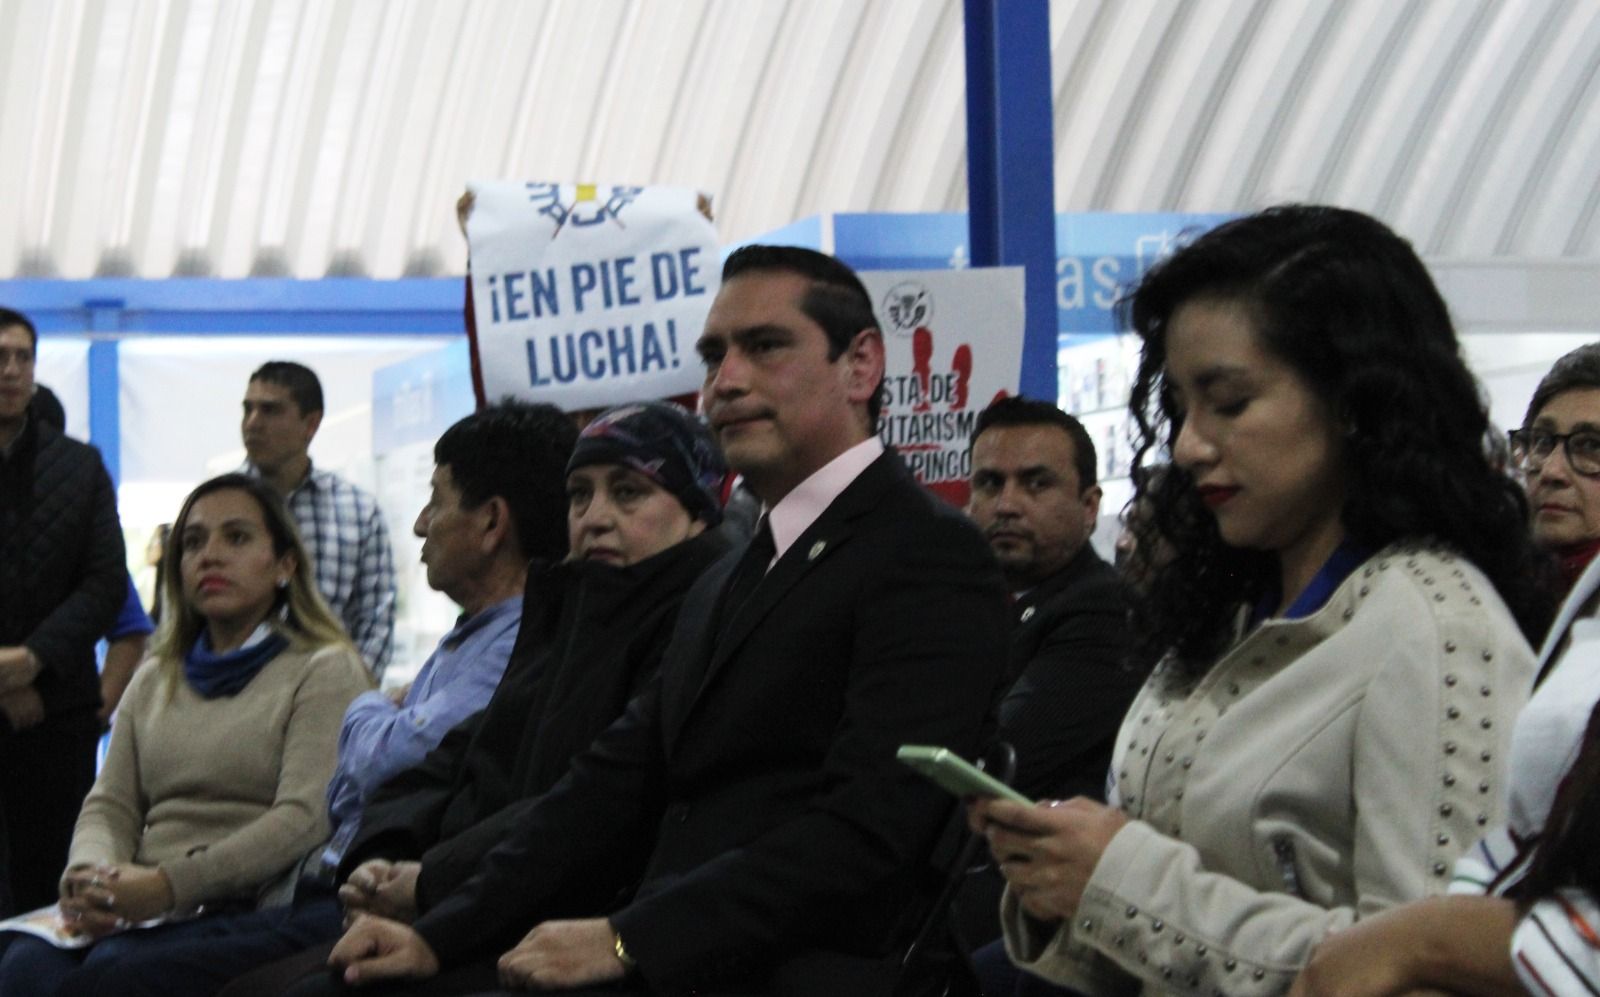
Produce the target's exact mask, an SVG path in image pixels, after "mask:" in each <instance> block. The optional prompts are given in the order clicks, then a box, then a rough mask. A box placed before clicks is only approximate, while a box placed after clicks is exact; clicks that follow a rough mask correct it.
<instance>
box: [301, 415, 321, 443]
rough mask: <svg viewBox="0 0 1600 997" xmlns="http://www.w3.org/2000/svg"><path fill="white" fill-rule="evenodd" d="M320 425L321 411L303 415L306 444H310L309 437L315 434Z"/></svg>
mask: <svg viewBox="0 0 1600 997" xmlns="http://www.w3.org/2000/svg"><path fill="white" fill-rule="evenodd" d="M321 426H322V413H321V412H313V413H311V414H310V415H308V416H306V417H305V427H306V445H307V446H309V445H310V444H311V438H312V437H313V436H316V435H317V430H318V429H319V428H321Z"/></svg>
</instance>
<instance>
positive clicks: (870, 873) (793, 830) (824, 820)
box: [416, 454, 1007, 992]
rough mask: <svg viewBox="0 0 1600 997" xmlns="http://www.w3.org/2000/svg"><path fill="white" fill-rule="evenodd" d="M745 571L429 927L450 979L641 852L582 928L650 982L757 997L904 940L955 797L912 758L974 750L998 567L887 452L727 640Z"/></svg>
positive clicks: (705, 593) (705, 594) (712, 586)
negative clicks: (593, 923)
mask: <svg viewBox="0 0 1600 997" xmlns="http://www.w3.org/2000/svg"><path fill="white" fill-rule="evenodd" d="M737 560H738V558H736V557H734V556H731V555H730V556H729V557H728V558H725V559H724V560H723V561H722V562H721V563H719V564H718V565H717V566H716V567H715V568H713V569H712V570H711V571H710V572H708V573H707V574H706V575H705V576H704V577H703V578H701V580H700V581H699V582H698V583H697V584H696V585H695V587H694V589H693V590H692V591H691V592H690V593H689V596H688V599H687V600H686V601H685V603H684V607H683V612H682V614H681V616H680V619H679V625H678V629H677V632H676V633H675V634H674V636H673V641H672V644H671V646H670V647H669V648H668V651H667V657H666V660H665V661H664V662H663V664H662V669H661V675H660V677H659V678H658V679H657V681H656V682H654V683H652V685H651V686H650V687H649V688H647V689H646V691H645V693H644V694H643V695H641V696H640V697H639V698H638V699H636V700H634V702H632V703H631V704H629V707H628V711H627V712H626V713H625V714H624V716H623V717H622V719H621V720H619V721H618V722H617V723H616V724H614V725H613V726H612V727H611V728H610V729H609V730H607V731H606V732H605V733H604V734H603V735H601V737H600V738H599V739H598V740H597V741H596V742H595V744H594V746H593V747H591V748H590V749H589V750H588V751H586V752H584V753H583V754H582V755H580V756H579V757H578V759H576V760H575V761H574V763H573V769H572V771H571V772H570V773H568V775H567V776H566V777H565V778H564V779H563V780H562V781H561V782H560V783H559V784H558V785H557V786H556V787H555V789H553V790H552V791H551V792H550V793H548V794H547V795H546V796H545V797H543V798H542V799H541V800H539V801H538V803H537V804H536V805H535V806H533V807H532V808H530V809H529V811H528V812H527V814H526V815H525V818H524V819H523V820H522V821H521V822H520V823H519V824H518V825H517V827H516V828H515V829H514V830H513V831H512V833H511V835H510V836H508V837H507V838H506V839H505V840H504V841H502V842H501V844H500V845H499V846H497V847H496V848H495V850H494V851H493V852H491V853H490V855H489V856H488V857H487V859H486V860H485V862H484V864H483V865H482V866H481V867H480V870H479V872H478V874H477V875H475V876H474V877H473V879H472V880H471V881H469V882H468V883H467V884H466V886H465V887H464V888H463V889H461V890H459V891H457V892H456V893H455V894H453V895H452V896H450V897H449V898H446V899H444V900H442V901H440V902H439V903H438V904H436V905H435V906H434V907H433V909H432V910H430V911H429V912H428V913H427V914H425V915H424V916H423V917H421V918H420V919H419V920H418V921H417V924H416V928H417V930H418V931H419V932H420V933H421V934H422V936H423V938H424V939H426V940H427V942H428V943H429V945H430V946H432V947H433V949H434V951H435V952H436V953H437V954H438V955H439V956H440V958H441V960H442V961H443V962H444V964H445V965H447V966H448V965H454V964H460V963H463V962H466V961H470V960H472V959H476V958H482V957H492V956H494V955H496V954H498V953H499V952H500V951H503V950H504V949H505V948H506V947H508V946H509V945H511V944H513V943H514V942H515V941H516V940H517V939H518V938H519V937H520V936H521V935H522V934H523V933H524V932H526V931H527V930H528V929H529V928H531V927H532V926H533V925H534V924H535V923H537V922H539V921H541V920H545V919H547V918H549V917H551V916H552V915H554V914H558V913H561V912H566V911H567V910H568V908H570V907H572V906H573V905H572V904H570V903H569V902H568V901H567V898H568V897H570V896H572V895H573V892H574V891H575V890H577V891H579V892H581V891H582V888H583V884H584V883H585V882H586V881H587V880H588V879H590V878H591V877H593V876H595V875H597V874H601V873H602V871H604V870H609V869H613V868H614V867H615V866H616V865H618V864H619V863H621V862H624V861H628V856H631V855H633V854H636V853H638V852H639V851H641V850H643V851H647V852H648V859H647V860H646V861H645V862H643V863H642V864H641V865H638V866H636V867H635V868H634V871H635V872H636V873H637V874H638V875H639V877H640V885H639V888H638V890H637V892H636V894H635V895H634V897H633V898H632V899H631V900H630V901H628V902H627V903H625V904H623V905H622V906H621V907H620V908H617V909H614V910H604V909H590V910H588V911H571V913H586V914H588V915H591V916H593V915H600V914H607V915H609V916H610V919H611V923H612V924H613V925H614V926H615V927H616V929H617V931H618V933H619V934H620V935H621V937H622V938H623V939H624V941H625V942H626V944H627V946H628V949H629V950H630V953H631V954H632V955H633V956H634V957H635V958H636V959H637V960H638V964H639V970H640V972H641V973H642V974H643V976H644V978H645V980H646V981H647V983H648V984H649V985H650V987H651V988H652V989H655V990H661V991H682V990H688V989H690V988H700V989H704V988H707V987H709V986H734V987H744V988H759V987H761V986H762V985H763V981H765V980H766V979H767V978H768V976H769V975H770V974H772V973H773V971H774V969H775V968H777V967H779V966H780V964H782V963H784V962H786V961H790V960H795V959H796V958H797V957H809V956H811V955H814V954H816V953H819V952H820V953H841V954H848V955H852V956H865V957H877V956H883V955H886V954H888V953H891V952H892V951H893V949H894V947H895V946H897V945H901V944H904V942H905V941H906V939H907V934H908V931H909V929H910V927H911V925H913V924H914V923H915V922H916V921H917V920H918V919H919V918H920V916H921V914H922V913H923V909H924V908H923V907H922V906H920V905H919V901H920V900H921V896H920V894H919V890H920V889H922V888H925V887H926V885H927V881H926V877H927V874H928V871H929V870H928V861H929V855H930V853H931V851H932V849H933V846H934V843H935V840H936V838H937V837H938V833H939V831H940V829H941V826H942V825H943V823H944V821H945V820H946V818H947V817H948V816H949V815H950V813H951V811H952V808H953V801H952V800H951V798H950V797H949V796H948V795H946V794H945V793H944V792H943V791H941V790H939V789H937V788H935V787H934V786H933V785H932V784H931V783H928V782H927V781H925V780H923V779H922V778H921V777H919V776H917V775H915V774H913V773H912V772H911V771H910V770H909V769H907V768H906V767H904V766H903V765H901V764H900V763H899V762H897V761H896V760H895V757H894V753H895V749H896V748H897V747H899V746H900V745H901V744H904V743H908V742H920V743H932V744H944V745H948V746H950V747H952V748H954V749H955V750H957V751H961V752H965V753H971V752H972V751H974V750H975V748H976V747H977V745H978V742H979V739H980V736H981V731H982V728H983V721H984V717H985V715H986V713H987V712H988V711H989V709H990V706H991V704H992V702H993V698H994V695H995V694H996V692H997V690H998V687H999V683H1000V681H1001V679H1002V670H1003V662H1004V661H1005V656H1006V649H1005V639H1006V630H1007V620H1006V605H1005V600H1004V595H1003V586H1002V582H1001V579H1000V575H999V571H998V569H997V567H996V566H995V563H994V560H993V558H992V556H991V554H990V553H989V550H988V546H987V544H985V543H984V541H983V538H982V536H981V535H980V534H979V533H978V531H977V530H976V529H975V528H974V527H973V526H972V525H971V524H970V523H969V522H967V520H966V519H965V517H963V516H962V515H960V514H959V513H958V512H957V511H956V510H954V509H952V508H950V507H948V506H946V505H944V503H942V502H940V501H939V500H938V499H936V498H934V497H933V496H931V495H929V494H928V493H927V492H925V491H924V490H922V489H921V488H920V487H919V486H918V485H917V483H916V482H915V480H913V479H912V477H911V475H910V474H909V473H908V472H907V471H906V469H905V466H904V464H903V463H902V462H901V461H900V459H899V458H898V457H896V456H894V455H892V454H886V455H885V456H883V457H882V458H880V459H879V460H877V461H875V462H874V463H873V464H872V465H871V466H870V467H868V468H867V469H866V470H865V471H864V472H862V474H861V475H860V476H858V477H857V478H856V480H855V481H854V482H853V483H851V485H850V486H849V487H848V488H846V489H845V491H844V492H843V493H842V494H841V495H840V496H839V497H838V498H837V499H836V500H835V501H834V502H833V503H832V504H831V505H830V506H829V507H828V508H827V509H826V510H825V511H824V512H823V514H822V516H821V517H820V518H819V519H818V520H817V521H816V522H815V523H814V524H812V526H811V527H810V528H809V529H807V530H806V531H805V533H804V534H802V535H801V537H800V538H799V539H798V540H797V541H796V542H795V544H794V545H793V546H792V547H791V548H790V549H789V550H788V551H786V552H785V554H784V555H783V556H782V557H781V558H780V559H779V560H778V561H777V563H776V564H774V565H773V567H772V569H771V571H770V572H769V573H768V574H767V575H766V577H765V578H764V579H763V580H762V582H761V584H760V585H759V586H758V587H757V588H756V589H755V591H754V593H753V594H752V595H751V596H750V599H749V601H748V602H747V603H745V605H744V606H743V607H742V608H741V609H739V610H738V611H737V612H736V613H734V614H732V617H731V621H730V622H729V624H728V627H727V629H726V630H725V631H724V632H723V633H722V634H721V635H720V636H719V634H718V633H716V632H714V628H713V626H712V621H714V620H716V619H717V617H718V609H719V602H720V600H721V596H722V593H723V590H724V588H725V587H726V585H727V583H728V579H729V576H730V574H731V573H732V571H733V569H734V567H735V564H736V562H737ZM790 964H791V965H793V964H794V963H793V962H790ZM802 992H803V988H802Z"/></svg>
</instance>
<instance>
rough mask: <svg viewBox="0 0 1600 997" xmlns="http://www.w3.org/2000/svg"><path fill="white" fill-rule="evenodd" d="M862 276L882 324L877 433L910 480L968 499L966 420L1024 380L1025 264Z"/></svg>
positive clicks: (959, 500) (961, 502)
mask: <svg viewBox="0 0 1600 997" xmlns="http://www.w3.org/2000/svg"><path fill="white" fill-rule="evenodd" d="M861 280H862V282H863V283H864V284H866V286H867V293H869V294H871V295H872V300H873V303H874V305H875V306H876V308H877V312H878V325H879V327H880V328H881V329H882V330H883V343H884V354H885V368H886V369H885V371H884V379H883V412H882V415H881V416H880V417H879V420H878V435H879V436H881V437H882V438H883V442H884V443H885V444H888V445H890V446H893V447H894V448H895V449H897V450H899V451H900V455H901V456H902V457H904V458H905V461H906V464H907V465H908V466H909V467H910V468H911V471H912V473H913V474H915V475H916V476H917V480H919V481H921V482H922V483H923V484H924V485H926V486H928V488H929V489H931V490H932V491H933V492H935V493H936V494H938V495H939V496H941V497H943V498H944V499H946V500H947V501H949V502H950V503H952V504H953V505H957V506H965V505H966V504H967V497H968V494H969V493H970V490H971V489H970V486H969V485H968V482H967V478H968V476H969V475H970V473H971V471H972V461H971V454H970V453H969V447H968V441H969V440H970V439H971V437H972V426H973V423H974V422H975V421H976V420H977V418H978V413H979V412H981V411H983V409H984V407H985V406H987V405H988V404H989V403H990V402H992V401H994V400H995V399H996V398H999V397H1001V396H1003V395H1011V394H1016V392H1017V385H1018V382H1019V380H1020V378H1021V373H1022V331H1023V325H1024V319H1025V316H1024V313H1023V298H1022V280H1023V270H1022V268H1021V267H985V268H983V269H978V270H864V271H862V272H861Z"/></svg>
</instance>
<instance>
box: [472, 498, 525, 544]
mask: <svg viewBox="0 0 1600 997" xmlns="http://www.w3.org/2000/svg"><path fill="white" fill-rule="evenodd" d="M477 511H478V514H479V515H480V516H482V517H483V520H482V521H483V535H482V536H481V537H480V538H479V546H480V549H481V550H482V551H483V553H484V554H486V555H488V554H493V553H494V552H495V551H497V550H499V549H500V548H501V547H503V546H506V545H508V544H515V543H516V529H517V527H516V523H514V522H512V518H511V504H510V503H509V502H507V501H506V500H505V499H504V498H501V497H500V496H499V495H491V496H489V497H488V498H487V499H486V500H484V503H483V505H481V506H479V507H478V510H477Z"/></svg>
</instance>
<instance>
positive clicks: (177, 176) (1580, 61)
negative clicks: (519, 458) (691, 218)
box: [0, 0, 1600, 277]
mask: <svg viewBox="0 0 1600 997" xmlns="http://www.w3.org/2000/svg"><path fill="white" fill-rule="evenodd" d="M961 10H962V4H961V2H960V0H459V2H447V0H0V150H3V152H0V276H13V275H19V276H46V275H51V276H63V277H88V276H92V275H96V274H100V275H137V276H149V277H164V276H168V275H171V274H174V273H193V274H209V275H214V276H223V277H234V276H245V275H249V274H258V275H259V274H266V275H295V276H301V277H320V276H323V275H325V274H329V273H334V274H345V273H349V274H368V275H371V276H375V277H394V276H400V275H402V274H408V273H409V274H443V273H454V272H459V271H460V270H461V268H462V265H463V262H464V251H463V248H462V245H461V241H460V236H459V234H458V233H457V232H456V229H455V222H454V215H453V203H454V200H455V196H456V194H457V193H458V192H459V191H460V190H461V188H462V185H463V183H464V182H465V181H466V180H467V179H469V178H478V177H517V178H528V179H560V180H593V181H599V182H628V183H670V184H681V185H689V186H696V187H699V188H701V189H703V190H706V191H709V192H711V193H712V194H713V195H714V197H715V202H716V209H717V215H718V223H719V228H720V230H721V232H722V235H723V237H724V238H725V239H728V240H730V241H731V240H736V239H741V238H747V237H749V236H751V235H754V234H757V233H759V232H761V231H764V230H766V229H769V228H773V227H776V226H778V225H782V224H784V223H786V222H789V221H791V220H793V219H795V218H798V217H801V216H804V215H808V214H814V213H818V212H827V211H937V210H962V209H964V208H965V205H966V166H965V157H964V143H965V128H964V113H965V112H964V108H963V102H962V95H963V51H962V25H961V17H962V13H961ZM1051 15H1052V17H1051V22H1052V23H1051V31H1052V35H1053V39H1052V48H1053V52H1054V69H1053V72H1054V83H1055V144H1056V160H1055V169H1056V200H1057V207H1058V208H1059V209H1061V210H1074V211H1101V210H1109V211H1152V210H1156V211H1160V210H1183V211H1231V210H1240V209H1248V208H1251V207H1256V206H1260V205H1262V204H1266V203H1270V202H1273V201H1279V200H1284V199H1302V200H1325V201H1332V202H1337V203H1342V204H1346V205H1350V206H1354V207H1359V208H1363V209H1366V210H1369V211H1372V212H1374V213H1376V214H1378V215H1380V216H1381V217H1384V218H1386V219H1388V220H1389V221H1390V222H1391V223H1392V224H1394V225H1395V226H1396V227H1398V228H1399V229H1400V230H1401V231H1402V232H1403V233H1405V234H1406V235H1408V236H1409V237H1411V238H1412V239H1413V240H1414V241H1415V242H1416V243H1417V244H1418V245H1419V247H1420V248H1421V249H1422V250H1423V251H1424V252H1425V253H1426V254H1428V255H1430V256H1431V257H1434V258H1447V259H1448V258H1482V257H1498V258H1514V259H1522V260H1553V259H1556V258H1563V257H1565V258H1583V259H1593V258H1595V257H1597V256H1600V218H1597V208H1600V184H1597V182H1596V180H1597V177H1600V80H1597V71H1600V0H1052V3H1051Z"/></svg>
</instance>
